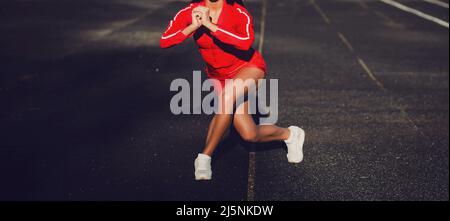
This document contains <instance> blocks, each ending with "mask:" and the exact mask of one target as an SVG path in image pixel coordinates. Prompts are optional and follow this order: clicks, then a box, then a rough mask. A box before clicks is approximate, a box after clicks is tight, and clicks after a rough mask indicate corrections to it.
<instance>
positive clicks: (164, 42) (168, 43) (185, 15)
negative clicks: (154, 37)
mask: <svg viewBox="0 0 450 221" xmlns="http://www.w3.org/2000/svg"><path fill="white" fill-rule="evenodd" d="M191 9H192V5H190V6H189V7H187V8H184V9H182V10H181V11H179V12H178V13H177V14H176V15H175V17H174V18H173V20H171V21H170V23H169V26H168V27H167V30H166V31H165V32H164V34H163V36H162V37H161V40H160V46H161V48H170V47H172V46H175V45H178V44H180V43H182V42H183V41H184V40H186V39H187V38H188V37H189V36H186V35H185V34H183V30H184V29H185V28H186V27H187V26H189V25H190V23H191V19H192V18H191V14H190V12H191Z"/></svg>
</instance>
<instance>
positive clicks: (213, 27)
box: [204, 22, 219, 32]
mask: <svg viewBox="0 0 450 221" xmlns="http://www.w3.org/2000/svg"><path fill="white" fill-rule="evenodd" d="M204 26H205V27H206V28H207V29H209V30H210V31H212V32H216V31H217V30H218V29H219V26H217V25H216V24H214V23H212V22H208V23H206V24H204Z"/></svg>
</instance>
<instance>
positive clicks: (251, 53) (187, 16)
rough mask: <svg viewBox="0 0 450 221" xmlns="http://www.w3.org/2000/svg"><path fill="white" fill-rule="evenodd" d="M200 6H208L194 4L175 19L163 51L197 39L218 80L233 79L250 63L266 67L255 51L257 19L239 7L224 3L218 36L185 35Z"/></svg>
mask: <svg viewBox="0 0 450 221" xmlns="http://www.w3.org/2000/svg"><path fill="white" fill-rule="evenodd" d="M199 5H202V6H205V3H204V2H201V3H193V4H190V5H189V6H188V7H186V8H184V9H182V10H180V11H179V12H178V13H177V14H176V15H175V17H174V18H173V20H172V21H170V24H169V27H168V28H167V30H166V32H164V34H163V36H162V37H161V41H160V44H161V48H169V47H172V46H174V45H177V44H180V43H182V42H183V41H184V40H186V39H187V38H189V37H191V36H193V37H194V39H195V41H196V43H197V45H198V47H199V51H200V54H201V55H202V57H203V59H204V61H205V62H206V64H207V69H206V70H207V72H208V74H209V76H210V77H215V78H218V79H223V78H227V77H229V76H230V75H232V74H234V72H236V71H237V70H238V69H239V68H241V67H243V66H244V65H245V64H247V63H249V62H254V61H257V62H258V63H260V64H259V65H255V66H262V67H265V63H264V60H263V59H262V56H261V55H260V54H259V52H257V51H255V50H254V49H253V48H251V46H252V44H253V41H254V38H255V36H254V30H253V19H252V17H251V15H250V13H248V11H247V10H246V9H245V8H244V7H242V6H241V5H239V4H234V5H229V4H227V3H224V6H223V9H222V12H221V14H220V17H219V19H218V22H217V26H218V27H219V29H218V30H217V31H216V32H211V31H210V30H209V29H207V28H205V27H201V28H199V29H198V30H197V31H196V32H195V33H193V34H191V35H190V36H186V35H184V34H183V32H182V31H183V30H184V29H185V28H186V27H187V26H189V25H190V24H191V23H192V10H193V9H194V8H196V7H197V6H199ZM255 58H256V59H255Z"/></svg>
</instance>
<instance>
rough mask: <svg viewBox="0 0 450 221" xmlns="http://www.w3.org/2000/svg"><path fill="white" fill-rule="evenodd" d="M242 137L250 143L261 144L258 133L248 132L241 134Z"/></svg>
mask: <svg viewBox="0 0 450 221" xmlns="http://www.w3.org/2000/svg"><path fill="white" fill-rule="evenodd" d="M241 137H242V139H243V140H244V141H246V142H250V143H257V142H259V136H258V133H257V132H256V131H247V132H244V133H241Z"/></svg>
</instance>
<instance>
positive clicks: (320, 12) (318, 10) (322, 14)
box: [310, 0, 331, 24]
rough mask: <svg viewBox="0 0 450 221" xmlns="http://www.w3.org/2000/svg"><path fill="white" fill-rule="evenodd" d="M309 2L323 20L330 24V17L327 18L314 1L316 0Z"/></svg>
mask: <svg viewBox="0 0 450 221" xmlns="http://www.w3.org/2000/svg"><path fill="white" fill-rule="evenodd" d="M310 3H311V4H312V5H313V6H314V8H315V9H316V11H317V12H318V13H319V14H320V16H322V19H323V21H325V23H327V24H331V19H330V18H328V16H327V15H326V14H325V12H324V11H323V10H322V8H320V6H319V5H318V4H317V3H316V1H315V0H311V1H310Z"/></svg>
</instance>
